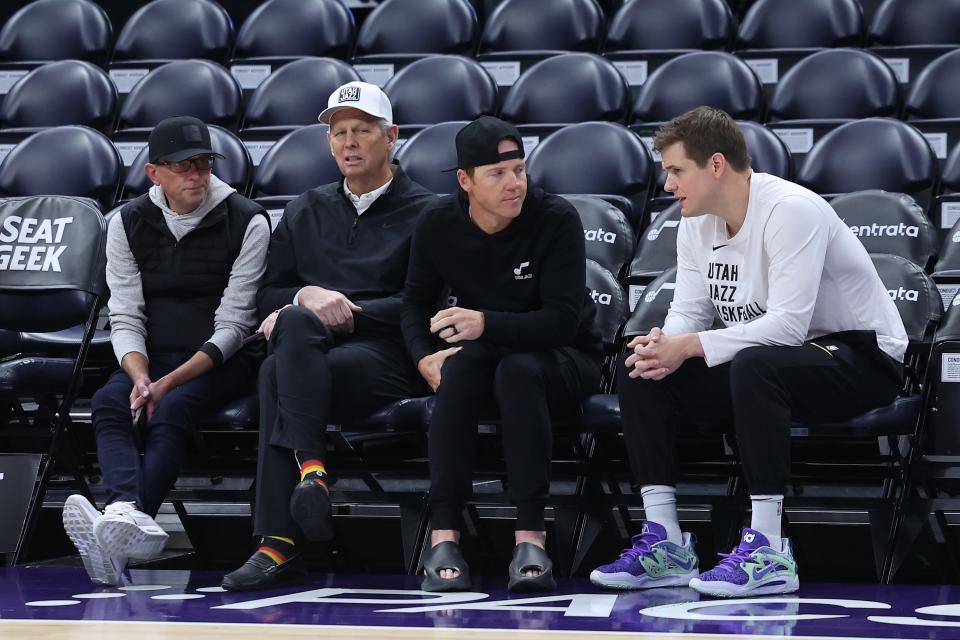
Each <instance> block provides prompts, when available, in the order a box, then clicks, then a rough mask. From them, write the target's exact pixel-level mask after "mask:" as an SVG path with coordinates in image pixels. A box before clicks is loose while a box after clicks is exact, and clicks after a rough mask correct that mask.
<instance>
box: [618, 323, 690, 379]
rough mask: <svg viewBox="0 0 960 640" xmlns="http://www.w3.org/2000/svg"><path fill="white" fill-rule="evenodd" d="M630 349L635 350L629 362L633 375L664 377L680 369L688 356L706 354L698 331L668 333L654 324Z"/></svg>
mask: <svg viewBox="0 0 960 640" xmlns="http://www.w3.org/2000/svg"><path fill="white" fill-rule="evenodd" d="M627 348H628V349H631V350H632V353H630V355H629V356H627V360H626V363H625V364H626V365H627V368H628V369H629V370H630V372H629V374H628V375H629V376H630V377H631V378H643V379H644V380H663V379H664V378H666V377H667V376H668V375H670V374H671V373H673V372H674V371H676V370H677V369H679V368H680V365H682V364H683V363H684V361H685V360H686V359H687V358H691V357H694V356H697V355H703V349H702V346H701V345H700V338H699V337H698V336H697V334H695V333H685V334H683V335H679V336H668V335H666V334H664V333H663V331H661V329H660V327H654V328H653V329H651V330H650V333H648V334H647V335H645V336H637V337H636V338H634V339H633V340H631V341H630V342H629V343H627Z"/></svg>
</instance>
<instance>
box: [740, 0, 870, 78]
mask: <svg viewBox="0 0 960 640" xmlns="http://www.w3.org/2000/svg"><path fill="white" fill-rule="evenodd" d="M863 32H864V21H863V9H862V8H861V6H860V2H859V0H807V1H806V2H794V1H793V0H757V1H756V2H754V3H753V4H751V5H750V8H749V9H747V12H746V14H745V15H744V16H743V21H742V22H741V23H740V28H739V30H738V32H737V37H736V40H735V43H734V49H735V51H736V55H737V57H738V58H742V59H743V60H744V61H746V63H747V64H749V65H750V67H751V68H752V69H753V70H754V71H755V72H756V73H757V76H758V77H759V78H760V81H761V82H762V83H763V85H764V89H766V90H767V92H768V95H769V92H770V90H771V89H772V88H773V87H774V86H776V84H777V82H779V79H780V78H782V77H783V75H784V74H785V73H786V72H787V71H789V70H790V68H791V67H793V65H794V64H796V63H797V62H798V61H799V60H801V59H803V58H804V57H806V56H808V55H810V54H811V53H813V52H814V51H816V50H817V49H818V48H823V47H859V46H860V44H861V41H862V40H863Z"/></svg>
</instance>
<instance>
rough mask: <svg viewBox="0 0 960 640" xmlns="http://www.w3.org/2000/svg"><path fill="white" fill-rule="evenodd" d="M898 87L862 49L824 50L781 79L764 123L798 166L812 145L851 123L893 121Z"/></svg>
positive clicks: (878, 61)
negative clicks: (863, 119)
mask: <svg viewBox="0 0 960 640" xmlns="http://www.w3.org/2000/svg"><path fill="white" fill-rule="evenodd" d="M900 101H901V90H900V83H899V81H898V80H897V76H896V75H895V74H894V73H893V70H892V69H891V68H890V67H889V66H888V65H887V64H886V63H885V62H884V61H883V60H882V59H881V58H879V57H878V56H876V55H874V54H872V53H869V52H867V51H864V50H862V49H824V50H822V51H818V52H816V53H813V54H811V55H809V56H807V57H805V58H803V59H802V60H800V61H799V62H797V63H796V64H795V65H794V66H793V68H791V69H790V70H789V71H788V72H787V73H786V74H784V75H783V76H781V78H780V82H779V83H778V84H777V85H776V88H775V89H774V90H773V93H772V95H771V96H770V101H769V103H768V105H767V121H768V122H769V123H772V124H771V125H770V126H771V128H772V129H773V131H774V132H775V133H776V134H777V135H779V136H781V137H782V138H783V140H784V142H786V143H787V146H788V147H789V148H790V152H791V153H793V154H794V157H795V158H796V159H797V161H798V162H801V161H802V157H803V156H804V155H805V154H807V153H809V152H810V149H811V148H812V147H813V145H814V144H815V143H816V141H817V140H819V139H820V138H822V137H823V135H824V134H826V133H827V132H829V131H832V130H833V129H835V128H837V127H838V126H839V125H841V124H843V123H845V122H848V121H849V120H852V119H858V118H869V117H875V116H876V117H891V118H894V117H897V115H898V114H899V113H900Z"/></svg>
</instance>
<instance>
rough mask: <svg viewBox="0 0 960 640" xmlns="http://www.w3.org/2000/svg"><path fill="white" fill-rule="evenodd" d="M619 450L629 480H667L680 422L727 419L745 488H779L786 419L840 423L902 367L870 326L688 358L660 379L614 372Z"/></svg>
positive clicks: (870, 401)
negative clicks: (724, 356) (718, 360)
mask: <svg viewBox="0 0 960 640" xmlns="http://www.w3.org/2000/svg"><path fill="white" fill-rule="evenodd" d="M617 376H618V377H617V381H618V394H619V396H620V411H621V415H622V419H623V435H624V439H625V440H626V444H627V454H628V456H629V458H630V466H631V468H632V469H633V474H634V478H635V481H636V483H637V484H638V485H640V486H643V485H651V484H661V485H670V486H673V485H676V482H677V461H676V443H675V433H676V428H677V425H678V424H682V423H683V422H684V421H709V422H711V423H718V424H730V423H733V424H734V425H735V427H736V435H737V444H738V446H739V449H740V457H741V460H742V463H743V471H744V475H745V476H746V480H747V485H748V487H749V490H750V493H751V494H754V495H762V494H782V493H783V492H784V489H785V488H786V486H787V483H788V481H789V477H790V422H791V421H797V422H809V423H818V422H835V421H842V420H848V419H850V418H853V417H855V416H857V415H858V414H861V413H863V412H865V411H868V410H870V409H874V408H877V407H881V406H884V405H886V404H889V403H890V402H892V401H893V400H894V398H895V397H896V395H897V392H898V391H899V389H900V384H901V377H902V372H901V366H900V364H899V363H897V362H896V361H894V360H893V359H892V358H890V357H889V356H887V355H886V354H885V353H884V352H883V351H881V350H880V349H879V348H878V347H877V342H876V335H875V334H874V332H872V331H845V332H842V333H834V334H829V335H826V336H821V337H820V338H817V339H815V340H811V341H807V342H805V343H803V344H802V345H801V346H798V347H785V346H758V347H749V348H747V349H744V350H742V351H741V352H739V353H738V354H737V355H736V357H734V359H733V360H732V361H731V362H728V363H725V364H722V365H718V366H716V367H712V368H708V367H707V366H706V363H705V362H704V360H703V359H702V358H692V359H690V360H687V361H686V362H684V363H683V365H682V366H680V368H678V369H677V370H676V371H675V372H673V373H672V374H670V375H669V376H667V377H666V378H664V379H663V380H661V381H650V380H643V379H641V378H633V379H631V378H629V377H628V376H627V369H626V367H625V366H624V364H623V362H622V361H621V363H620V370H619V371H618V372H617Z"/></svg>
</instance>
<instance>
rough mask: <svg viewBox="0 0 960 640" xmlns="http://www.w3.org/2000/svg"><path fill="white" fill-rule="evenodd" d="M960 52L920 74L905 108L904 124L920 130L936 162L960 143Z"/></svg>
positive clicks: (937, 60)
mask: <svg viewBox="0 0 960 640" xmlns="http://www.w3.org/2000/svg"><path fill="white" fill-rule="evenodd" d="M957 83H960V49H956V50H954V51H951V52H950V53H945V54H943V55H942V56H940V57H939V58H937V59H935V60H934V61H933V62H931V63H930V64H929V65H928V66H927V67H926V68H925V69H924V70H923V71H921V72H920V73H919V74H918V75H917V76H916V79H915V80H914V81H913V83H912V84H911V86H910V92H909V93H908V94H907V97H906V99H905V100H904V105H903V116H904V120H906V121H907V122H909V123H910V124H912V125H913V126H915V127H916V128H917V129H919V130H920V131H921V132H922V133H923V135H924V136H926V138H927V140H928V141H929V142H930V146H931V147H933V151H934V153H935V154H936V156H937V158H939V159H940V160H941V162H943V161H946V159H947V154H948V153H949V151H950V149H953V148H954V147H955V146H957V144H958V143H960V97H958V96H957V92H956V91H955V90H954V87H956V86H957Z"/></svg>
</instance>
